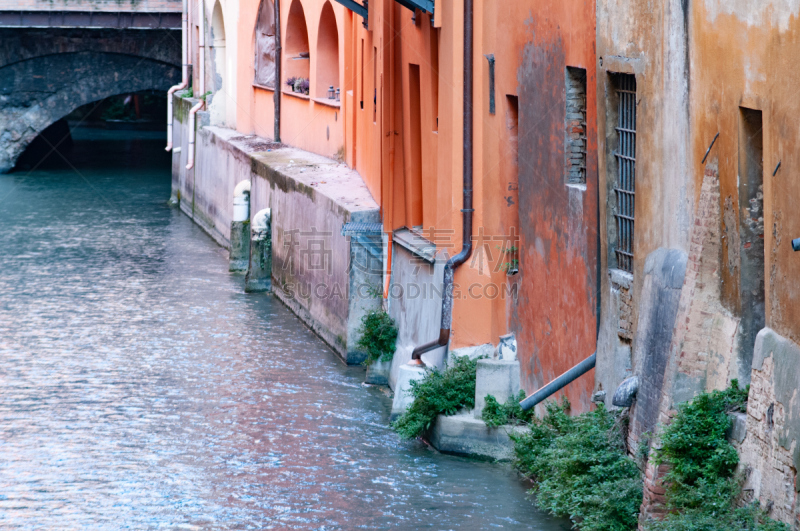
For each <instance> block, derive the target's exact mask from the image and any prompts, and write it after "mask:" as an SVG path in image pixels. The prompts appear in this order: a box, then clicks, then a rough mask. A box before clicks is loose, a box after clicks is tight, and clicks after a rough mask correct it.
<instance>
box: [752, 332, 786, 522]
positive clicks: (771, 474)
mask: <svg viewBox="0 0 800 531" xmlns="http://www.w3.org/2000/svg"><path fill="white" fill-rule="evenodd" d="M798 382H800V346H798V345H797V344H796V343H794V342H792V341H790V340H788V339H786V338H784V337H781V336H780V335H778V334H777V333H776V332H775V331H773V330H771V329H769V328H765V329H763V330H762V331H761V332H760V333H759V334H758V336H757V338H756V345H755V352H754V358H753V375H752V380H751V385H750V395H749V400H748V403H747V435H746V436H745V439H744V441H743V442H742V444H741V446H740V449H739V451H740V455H741V465H740V466H741V467H742V468H743V469H744V470H745V473H746V478H747V479H746V481H745V485H744V496H745V500H746V501H750V500H758V501H759V502H760V503H761V506H762V507H768V508H770V516H772V517H773V518H776V519H778V520H780V521H783V522H786V523H789V524H793V525H794V526H797V525H798V524H800V515H799V514H798V509H800V507H798V506H797V501H798V500H797V498H798V496H797V492H798V490H799V489H798V487H800V485H798V484H797V469H798V462H800V445H798V439H800V396H798V393H799V392H800V390H798V387H797V383H798Z"/></svg>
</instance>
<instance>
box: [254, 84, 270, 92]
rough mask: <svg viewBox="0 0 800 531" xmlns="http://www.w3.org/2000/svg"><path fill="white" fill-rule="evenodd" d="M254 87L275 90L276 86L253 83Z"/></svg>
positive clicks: (268, 90)
mask: <svg viewBox="0 0 800 531" xmlns="http://www.w3.org/2000/svg"><path fill="white" fill-rule="evenodd" d="M253 88H257V89H261V90H266V91H267V92H275V87H268V86H267V85H259V84H258V83H253Z"/></svg>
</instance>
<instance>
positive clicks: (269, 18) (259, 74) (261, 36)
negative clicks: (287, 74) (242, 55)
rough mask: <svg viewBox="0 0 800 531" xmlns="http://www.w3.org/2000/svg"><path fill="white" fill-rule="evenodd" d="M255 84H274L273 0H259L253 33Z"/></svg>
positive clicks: (270, 85) (271, 85)
mask: <svg viewBox="0 0 800 531" xmlns="http://www.w3.org/2000/svg"><path fill="white" fill-rule="evenodd" d="M255 50H256V60H255V77H254V82H255V84H256V85H262V86H264V87H274V86H275V5H274V4H273V0H261V6H260V7H259V8H258V19H257V20H256V34H255Z"/></svg>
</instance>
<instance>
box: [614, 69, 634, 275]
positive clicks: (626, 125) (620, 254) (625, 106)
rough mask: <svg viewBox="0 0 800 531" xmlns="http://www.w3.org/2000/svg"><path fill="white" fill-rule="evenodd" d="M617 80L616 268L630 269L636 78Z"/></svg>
mask: <svg viewBox="0 0 800 531" xmlns="http://www.w3.org/2000/svg"><path fill="white" fill-rule="evenodd" d="M616 77H617V79H616V81H617V83H616V92H617V101H618V105H619V106H618V118H617V127H616V130H617V140H618V144H617V150H616V151H615V152H614V156H615V157H616V158H617V182H616V186H615V188H614V190H615V191H616V196H617V197H616V199H617V207H616V210H615V212H614V216H615V217H616V219H617V245H616V249H615V250H616V254H617V267H618V268H619V269H622V270H623V271H628V272H629V273H632V272H633V242H634V238H633V229H634V226H633V223H634V204H635V197H636V196H635V193H636V78H635V77H634V76H633V75H631V74H618V75H617V76H616Z"/></svg>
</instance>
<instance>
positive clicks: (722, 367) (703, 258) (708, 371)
mask: <svg viewBox="0 0 800 531" xmlns="http://www.w3.org/2000/svg"><path fill="white" fill-rule="evenodd" d="M720 215H721V214H720V195H719V170H718V167H717V163H716V161H712V162H710V163H709V164H708V165H707V166H706V169H705V173H704V175H703V185H702V188H701V190H700V200H699V202H698V205H697V209H696V213H695V220H694V227H693V229H692V238H691V244H690V248H689V265H688V267H687V269H686V279H685V283H684V290H683V292H682V293H681V312H680V320H679V321H678V323H677V325H676V331H675V332H676V333H675V338H674V351H675V352H676V353H679V354H678V372H679V373H682V374H684V375H685V376H687V377H688V378H690V379H692V380H705V386H704V388H703V389H696V391H697V392H700V391H703V390H711V389H722V388H725V387H727V384H728V381H729V379H730V378H738V377H740V376H742V375H741V374H739V371H738V367H736V360H735V359H734V355H733V352H734V348H735V340H736V335H737V332H738V325H739V319H737V318H736V317H734V316H733V315H732V314H731V313H730V312H729V311H727V310H726V309H725V308H724V307H723V306H722V304H721V302H720V286H719V274H718V269H719V267H720V258H719V257H720V247H721V239H720V237H721V230H720ZM709 360H713V364H712V365H711V366H710V365H709V362H710V361H709ZM749 370H750V368H749V367H747V368H745V371H744V373H745V374H744V376H745V381H743V382H742V383H746V379H747V375H749ZM682 398H684V399H687V398H689V397H682Z"/></svg>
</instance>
